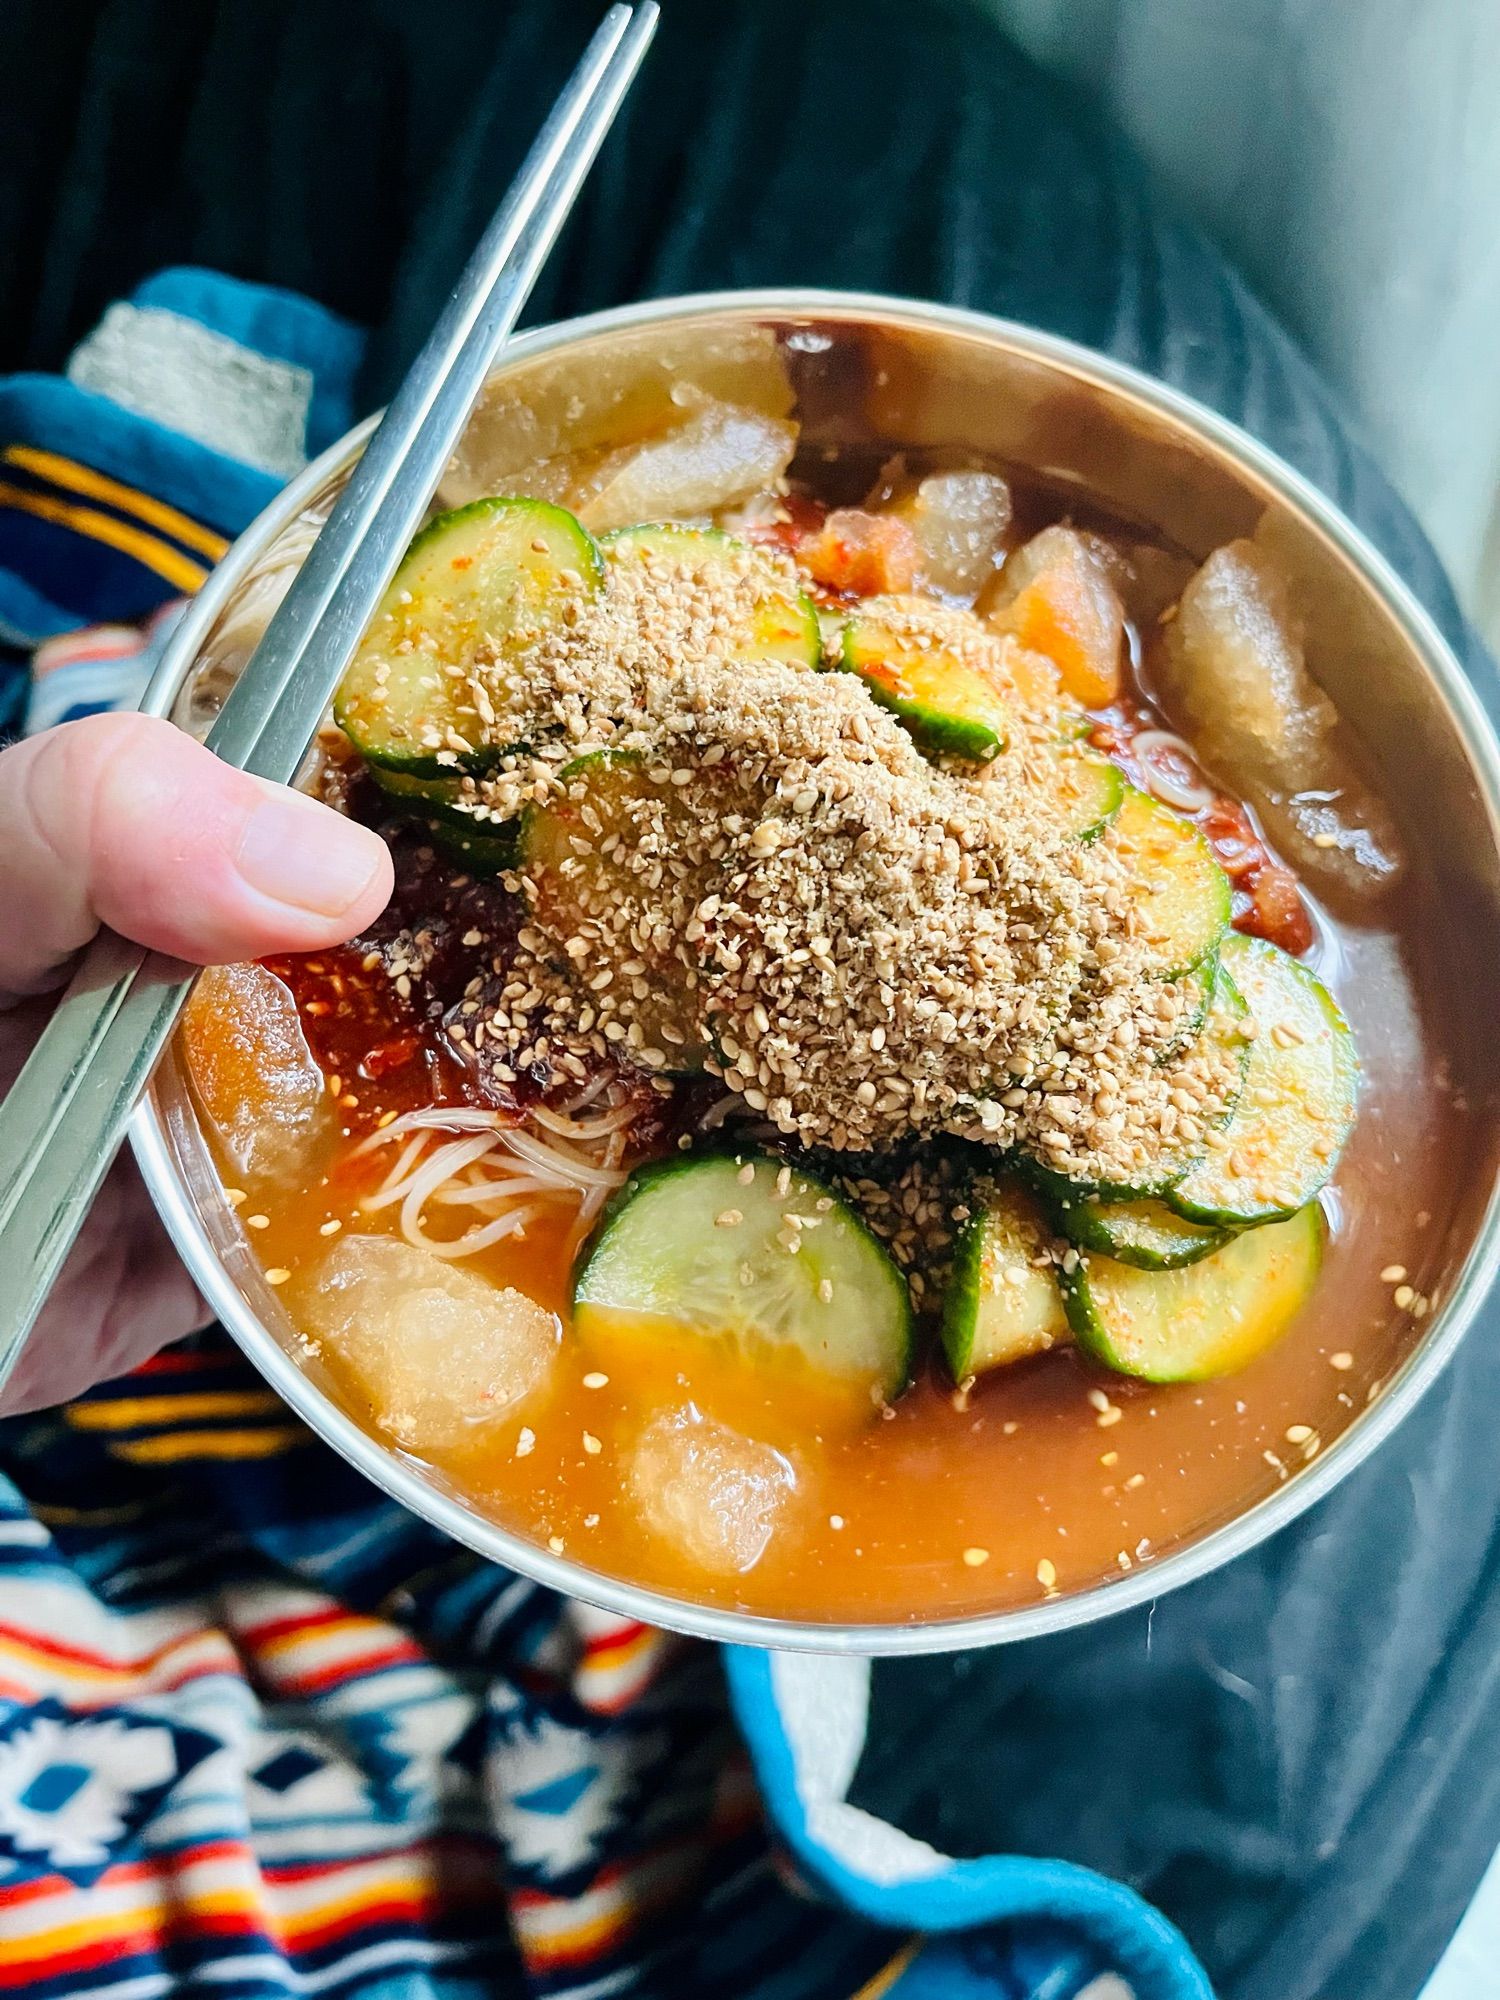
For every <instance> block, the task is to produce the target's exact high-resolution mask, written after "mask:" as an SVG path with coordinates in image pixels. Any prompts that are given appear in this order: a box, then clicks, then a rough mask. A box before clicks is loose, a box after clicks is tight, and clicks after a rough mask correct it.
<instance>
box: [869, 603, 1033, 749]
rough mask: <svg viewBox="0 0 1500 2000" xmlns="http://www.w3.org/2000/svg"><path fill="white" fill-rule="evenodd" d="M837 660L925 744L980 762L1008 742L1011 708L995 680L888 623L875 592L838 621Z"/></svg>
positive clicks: (951, 653)
mask: <svg viewBox="0 0 1500 2000" xmlns="http://www.w3.org/2000/svg"><path fill="white" fill-rule="evenodd" d="M839 665H840V666H842V667H845V668H847V669H848V671H849V672H850V673H854V674H858V675H859V677H860V679H861V680H862V681H863V682H864V684H865V686H866V687H867V688H868V689H869V690H870V693H871V694H872V695H873V696H874V697H875V699H876V701H878V702H879V703H880V704H881V706H882V707H883V708H888V709H889V710H890V711H891V713H892V714H893V715H895V716H897V717H898V718H899V719H900V720H901V721H902V722H903V723H904V724H905V725H906V727H907V729H908V730H909V731H910V732H911V734H912V735H913V736H914V737H915V738H916V740H917V742H918V743H920V744H921V746H922V747H923V749H925V750H931V751H935V752H936V753H938V754H939V755H941V756H949V757H968V758H970V759H972V760H974V761H975V762H977V763H987V762H988V761H989V760H990V759H991V758H992V757H995V756H998V754H999V753H1000V751H1002V750H1003V749H1004V748H1005V746H1006V745H1007V743H1009V741H1010V738H1011V733H1012V724H1011V714H1010V709H1009V706H1008V705H1007V703H1006V700H1005V696H1004V694H1003V693H1002V691H1001V689H1000V687H999V686H998V685H997V683H996V682H995V681H992V680H991V679H990V677H989V676H988V675H987V674H985V673H982V672H981V671H980V670H979V669H978V668H977V667H975V666H972V665H971V664H970V663H969V662H968V661H967V660H964V659H962V658H960V656H959V655H958V653H957V652H953V651H949V650H948V649H947V648H946V647H944V646H941V645H937V644H933V643H930V642H928V643H919V642H918V641H917V640H915V639H912V638H909V637H907V636H906V635H905V634H903V633H902V632H900V631H899V630H898V629H895V628H893V627H892V625H891V624H890V623H888V622H887V620H886V619H884V618H882V616H881V600H880V599H879V598H878V597H877V598H872V599H871V600H870V601H869V603H868V604H865V605H863V606H862V607H861V608H860V609H859V610H858V611H856V612H855V613H854V614H853V616H852V617H851V618H850V620H849V622H848V624H847V625H846V626H845V627H844V638H843V646H842V649H841V651H840V654H839Z"/></svg>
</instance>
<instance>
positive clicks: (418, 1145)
mask: <svg viewBox="0 0 1500 2000" xmlns="http://www.w3.org/2000/svg"><path fill="white" fill-rule="evenodd" d="M608 1081H609V1079H608V1078H604V1079H599V1080H596V1081H595V1082H594V1083H593V1084H591V1085H590V1086H589V1087H588V1089H587V1090H584V1091H581V1092H580V1093H579V1094H578V1095H577V1096H576V1097H574V1098H572V1099H570V1100H569V1102H568V1103H567V1105H566V1106H565V1107H564V1108H563V1109H562V1110H560V1111H554V1110H552V1109H551V1108H550V1107H547V1106H534V1107H532V1108H531V1109H530V1110H529V1111H528V1112H526V1113H525V1114H523V1115H522V1116H521V1117H519V1118H518V1117H516V1116H515V1115H514V1114H510V1113H506V1112H503V1111H486V1110H484V1109H482V1108H480V1107H479V1106H477V1105H432V1106H429V1107H427V1108H425V1109H423V1110H420V1111H408V1112H405V1113H403V1115H402V1116H401V1117H399V1118H394V1119H392V1120H391V1122H390V1124H389V1125H386V1126H383V1127H382V1128H381V1129H380V1130H378V1131H376V1132H372V1133H370V1135H369V1136H368V1137H367V1138H365V1139H363V1140H362V1141H361V1142H360V1144H359V1145H358V1146H357V1147H356V1148H355V1152H356V1154H362V1153H371V1152H374V1151H376V1150H378V1149H380V1148H384V1147H388V1146H389V1147H395V1148H397V1149H398V1150H397V1151H396V1157H395V1160H394V1163H393V1164H392V1166H391V1167H390V1168H389V1170H388V1171H387V1173H386V1175H385V1177H384V1179H383V1180H382V1181H381V1182H380V1184H379V1185H378V1186H377V1187H376V1188H375V1189H374V1190H373V1191H372V1192H371V1193H370V1194H367V1195H365V1196H364V1197H363V1198H362V1200H361V1203H360V1206H361V1207H362V1208H363V1209H364V1210H366V1211H367V1212H374V1211H377V1210H379V1209H383V1208H391V1207H394V1206H395V1205H396V1204H397V1203H399V1204H400V1224H401V1233H402V1235H403V1236H404V1237H405V1238H406V1240H407V1242H409V1243H412V1244H414V1245H416V1246H417V1247H419V1248H421V1249H425V1250H430V1251H432V1252H434V1253H435V1254H436V1255H437V1256H440V1257H448V1258H453V1257H469V1256H472V1255H473V1254H474V1252H475V1251H478V1250H485V1249H488V1248H489V1247H490V1245H491V1244H494V1243H498V1242H501V1241H502V1240H503V1239H504V1238H505V1237H507V1236H521V1235H524V1234H525V1231H526V1225H527V1224H528V1223H529V1222H532V1221H534V1220H535V1219H536V1218H537V1217H538V1216H540V1215H542V1214H544V1213H545V1212H546V1210H547V1208H548V1207H549V1206H553V1207H567V1208H571V1209H572V1210H573V1211H574V1218H573V1224H572V1228H571V1230H570V1232H569V1237H570V1246H571V1247H572V1248H576V1247H577V1245H578V1244H579V1243H580V1242H581V1241H582V1240H583V1237H584V1236H585V1235H586V1234H587V1232H588V1230H589V1228H590V1226H591V1225H592V1223H593V1220H594V1218H595V1217H596V1216H597V1215H598V1213H599V1211H600V1209H601V1208H602V1207H603V1206H604V1203H605V1202H606V1201H607V1200H608V1198H609V1196H610V1195H611V1194H612V1193H613V1192H614V1191H615V1189H616V1188H617V1187H619V1186H620V1185H621V1183H622V1182H623V1181H624V1179H625V1168H624V1167H623V1165H622V1164H621V1162H622V1160H623V1158H624V1156H625V1152H626V1149H627V1146H628V1144H629V1129H630V1126H631V1125H632V1124H633V1123H634V1121H635V1118H636V1116H637V1115H638V1111H639V1106H638V1105H636V1104H634V1103H631V1102H628V1101H627V1102H626V1103H624V1104H620V1105H616V1106H614V1107H612V1108H606V1109H605V1110H603V1111H602V1112H600V1113H599V1114H598V1115H597V1116H595V1117H593V1118H587V1119H580V1118H578V1117H577V1116H576V1115H574V1114H576V1113H578V1112H580V1111H587V1110H588V1109H589V1107H590V1106H591V1105H593V1104H594V1103H595V1101H596V1100H597V1098H598V1096H599V1094H600V1092H601V1091H602V1090H603V1089H604V1088H605V1087H606V1085H607V1083H608ZM537 1125H540V1126H541V1127H542V1128H543V1129H542V1130H540V1131H538V1130H536V1129H534V1128H535V1126H537ZM437 1209H449V1210H452V1209H460V1210H468V1211H469V1212H471V1213H477V1215H478V1216H479V1217H480V1218H482V1219H481V1220H479V1221H477V1222H476V1225H475V1226H474V1227H473V1228H471V1229H468V1230H466V1231H465V1232H464V1233H463V1234H462V1235H460V1236H456V1237H434V1236H431V1235H429V1234H428V1232H427V1230H426V1229H425V1228H424V1226H423V1223H424V1218H425V1217H426V1216H427V1215H429V1214H430V1213H431V1212H432V1211H434V1210H437Z"/></svg>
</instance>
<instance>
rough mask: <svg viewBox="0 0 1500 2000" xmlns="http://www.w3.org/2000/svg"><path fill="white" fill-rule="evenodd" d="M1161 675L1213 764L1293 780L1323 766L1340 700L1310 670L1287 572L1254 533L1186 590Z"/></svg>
mask: <svg viewBox="0 0 1500 2000" xmlns="http://www.w3.org/2000/svg"><path fill="white" fill-rule="evenodd" d="M1158 677H1159V679H1160V683H1161V689H1162V692H1163V694H1164V695H1165V696H1166V698H1167V699H1168V700H1169V701H1170V702H1171V704H1172V709H1173V714H1174V717H1175V718H1176V719H1179V720H1180V721H1182V722H1183V723H1184V724H1186V725H1187V726H1188V729H1189V733H1190V734H1191V735H1192V736H1193V738H1194V741H1195V742H1196V743H1197V745H1198V747H1199V748H1200V750H1201V751H1202V753H1203V755H1204V756H1205V758H1206V759H1207V760H1208V761H1209V762H1210V763H1211V764H1213V765H1215V766H1217V767H1218V768H1219V769H1221V770H1230V771H1233V772H1234V773H1235V775H1236V776H1237V777H1242V776H1244V775H1245V774H1253V775H1255V776H1256V777H1257V778H1258V779H1259V781H1260V782H1261V783H1262V784H1274V785H1279V786H1285V787H1288V788H1295V787H1297V786H1299V785H1305V784H1308V783H1310V782H1312V780H1313V779H1314V777H1315V776H1316V773H1317V771H1318V768H1319V759H1320V756H1321V752H1322V748H1323V744H1324V742H1325V740H1326V738H1327V736H1328V733H1329V731H1330V730H1331V729H1332V728H1333V725H1334V722H1335V719H1336V718H1335V716H1334V712H1333V706H1332V704H1331V703H1330V702H1329V700H1328V697H1327V696H1326V695H1325V694H1324V693H1323V691H1322V689H1321V688H1319V687H1318V685H1317V683H1316V682H1315V681H1314V680H1313V678H1312V676H1311V675H1310V674H1309V673H1308V671H1307V664H1306V661H1305V660H1304V658H1303V653H1302V632H1301V627H1300V624H1299V622H1298V620H1297V617H1296V614H1295V612H1294V611H1293V608H1292V604H1291V598H1290V593H1289V591H1288V589H1287V584H1286V579H1285V578H1284V577H1283V576H1282V575H1281V574H1280V572H1279V571H1278V570H1277V568H1276V567H1275V565H1274V564H1273V563H1272V562H1271V560H1270V558H1269V557H1267V556H1266V555H1264V554H1263V553H1262V551H1261V550H1260V549H1258V548H1257V547H1256V546H1255V544H1254V543H1253V542H1248V541H1238V542H1229V543H1227V544H1226V545H1225V547H1223V548H1222V549H1215V550H1214V552H1213V554H1212V555H1211V556H1210V557H1209V559H1208V561H1207V562H1206V563H1204V565H1203V567H1202V568H1201V569H1200V570H1199V571H1198V573H1197V575H1196V576H1194V577H1193V579H1192V581H1191V582H1190V583H1189V584H1188V586H1187V588H1186V590H1184V591H1183V593H1182V599H1181V602H1180V603H1179V605H1178V607H1177V616H1176V617H1175V618H1174V619H1173V620H1172V621H1171V622H1170V623H1169V624H1168V626H1167V628H1166V636H1165V643H1164V646H1163V658H1162V660H1161V663H1160V666H1159V669H1158Z"/></svg>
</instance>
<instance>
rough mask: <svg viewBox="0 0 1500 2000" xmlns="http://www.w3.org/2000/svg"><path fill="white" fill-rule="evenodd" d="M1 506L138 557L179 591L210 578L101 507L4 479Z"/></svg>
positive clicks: (0, 483) (187, 559) (0, 489)
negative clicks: (32, 490) (34, 490)
mask: <svg viewBox="0 0 1500 2000" xmlns="http://www.w3.org/2000/svg"><path fill="white" fill-rule="evenodd" d="M0 507H14V508H15V509H16V511H17V512H18V513H21V514H35V515H36V517H37V518H38V520H41V521H53V522H55V523H56V524H57V525H58V526H59V527H61V528H71V529H72V530H73V532H74V533H75V534H78V535H86V536H87V537H88V539H89V540H90V541H94V542H103V543H104V545H105V546H106V548H111V549H118V550H119V551H120V553H121V554H122V555H127V556H132V557H134V559H135V560H136V562H138V563H140V564H141V565H142V566H143V567H144V568H146V569H151V570H155V572H156V574H157V575H158V576H160V577H165V578H166V580H167V582H168V583H170V584H172V585H173V586H174V588H176V589H178V590H182V591H193V590H196V589H197V588H198V586H199V585H200V584H201V583H202V581H203V579H204V578H205V577H206V576H207V575H208V571H207V570H206V569H205V568H204V567H203V565H202V563H196V562H194V561H193V560H192V559H191V558H190V557H188V556H185V555H182V554H181V553H180V552H179V551H178V550H176V549H174V548H173V547H172V546H171V544H170V543H169V542H163V541H161V540H159V539H158V538H157V536H155V535H148V534H147V533H146V532H145V530H144V529H142V528H132V527H131V526H130V525H129V523H128V522H125V521H117V520H116V519H115V517H114V516H113V514H101V513H100V512H99V510H98V508H97V507H75V506H73V505H72V504H71V502H69V501H67V500H53V499H52V498H50V497H49V495H47V494H45V493H30V492H28V491H27V490H26V488H25V487H23V486H10V485H8V484H6V482H5V481H4V480H0Z"/></svg>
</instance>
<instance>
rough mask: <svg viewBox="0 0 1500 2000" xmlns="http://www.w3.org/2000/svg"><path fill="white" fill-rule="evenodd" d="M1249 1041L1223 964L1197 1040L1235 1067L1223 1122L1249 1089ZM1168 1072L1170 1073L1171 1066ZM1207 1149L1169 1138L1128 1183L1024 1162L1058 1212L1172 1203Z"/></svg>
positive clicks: (1240, 1002)
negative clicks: (1088, 1204)
mask: <svg viewBox="0 0 1500 2000" xmlns="http://www.w3.org/2000/svg"><path fill="white" fill-rule="evenodd" d="M1250 1036H1251V1024H1250V1010H1249V1008H1248V1007H1247V1006H1246V1004H1245V1001H1244V999H1243V998H1242V996H1241V994H1240V992H1239V989H1238V988H1237V987H1236V985H1235V983H1234V980H1233V979H1232V978H1231V977H1230V975H1229V973H1228V972H1227V971H1226V970H1225V969H1224V967H1223V966H1222V965H1221V966H1220V967H1219V968H1218V970H1217V972H1216V973H1215V976H1214V989H1213V998H1212V1000H1211V1002H1210V1004H1209V1009H1208V1013H1207V1015H1206V1017H1205V1019H1204V1023H1203V1027H1202V1030H1201V1033H1200V1034H1199V1036H1197V1037H1196V1038H1195V1042H1201V1041H1202V1040H1203V1039H1204V1038H1211V1039H1212V1040H1213V1041H1214V1042H1215V1043H1216V1044H1217V1045H1218V1047H1219V1048H1220V1050H1221V1051H1223V1052H1224V1053H1225V1054H1227V1055H1228V1056H1230V1057H1231V1058H1232V1059H1233V1061H1234V1063H1235V1065H1236V1075H1235V1077H1234V1079H1233V1087H1232V1088H1231V1089H1229V1090H1228V1091H1227V1093H1226V1096H1225V1102H1224V1106H1223V1109H1222V1111H1221V1112H1220V1114H1219V1116H1220V1119H1221V1121H1222V1120H1227V1119H1228V1118H1229V1117H1230V1116H1232V1114H1233V1110H1234V1107H1235V1106H1236V1105H1237V1104H1238V1102H1239V1098H1240V1093H1241V1091H1242V1090H1243V1089H1244V1086H1245V1077H1246V1073H1247V1070H1248V1066H1249V1059H1250V1048H1251V1041H1250ZM1193 1046H1194V1045H1189V1047H1188V1048H1186V1049H1182V1050H1179V1051H1178V1053H1177V1055H1176V1056H1175V1057H1174V1058H1173V1060H1174V1061H1176V1062H1179V1063H1180V1062H1183V1061H1185V1060H1186V1059H1187V1057H1188V1056H1189V1055H1190V1054H1191V1053H1192V1050H1193ZM1163 1067H1164V1069H1165V1068H1168V1067H1169V1065H1164V1066H1163ZM1164 1082H1165V1083H1167V1084H1168V1085H1169V1084H1170V1077H1166V1078H1164ZM1204 1144H1205V1141H1203V1140H1197V1141H1194V1142H1193V1143H1191V1144H1189V1143H1187V1142H1185V1141H1184V1140H1182V1139H1180V1138H1178V1137H1175V1136H1174V1137H1172V1138H1170V1139H1165V1138H1164V1139H1162V1140H1161V1142H1160V1147H1159V1150H1158V1151H1156V1152H1155V1153H1154V1154H1153V1156H1152V1158H1151V1160H1150V1162H1149V1164H1148V1165H1145V1166H1143V1167H1141V1168H1140V1170H1139V1172H1138V1173H1137V1174H1136V1176H1135V1177H1134V1178H1133V1179H1131V1180H1128V1181H1127V1180H1111V1179H1106V1178H1103V1177H1098V1178H1092V1179H1089V1178H1085V1177H1083V1176H1082V1175H1080V1176H1079V1177H1078V1178H1077V1179H1070V1178H1069V1177H1068V1176H1067V1175H1066V1174H1063V1173H1059V1172H1058V1171H1057V1170H1056V1169H1055V1168H1052V1167H1048V1166H1045V1165H1043V1164H1042V1163H1041V1162H1039V1161H1027V1162H1024V1163H1023V1171H1024V1172H1025V1173H1026V1174H1027V1176H1028V1177H1029V1178H1030V1179H1032V1180H1033V1181H1035V1182H1036V1184H1037V1186H1038V1187H1039V1188H1040V1189H1041V1191H1042V1193H1043V1195H1044V1197H1045V1198H1046V1200H1047V1202H1048V1205H1049V1206H1050V1207H1052V1208H1054V1209H1057V1210H1059V1211H1062V1210H1064V1209H1065V1208H1067V1207H1068V1206H1069V1205H1070V1204H1072V1203H1075V1202H1078V1201H1084V1200H1087V1199H1089V1198H1090V1197H1092V1198H1093V1199H1095V1200H1096V1201H1100V1202H1141V1201H1150V1200H1154V1199H1156V1198H1158V1197H1161V1198H1165V1199H1168V1200H1170V1198H1171V1195H1172V1192H1173V1190H1174V1189H1175V1188H1176V1187H1177V1186H1178V1185H1179V1184H1180V1183H1181V1181H1182V1179H1183V1177H1184V1176H1185V1175H1186V1174H1189V1173H1191V1171H1192V1169H1193V1167H1194V1165H1195V1164H1196V1162H1197V1161H1198V1160H1199V1159H1200V1158H1201V1157H1202V1155H1203V1150H1204Z"/></svg>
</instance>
